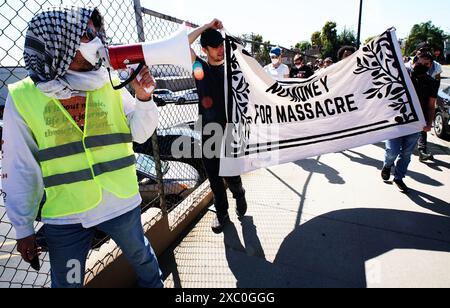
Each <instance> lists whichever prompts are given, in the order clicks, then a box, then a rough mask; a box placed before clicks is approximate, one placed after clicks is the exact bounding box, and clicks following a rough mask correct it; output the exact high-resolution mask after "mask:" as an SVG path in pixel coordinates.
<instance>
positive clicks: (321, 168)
mask: <svg viewBox="0 0 450 308" xmlns="http://www.w3.org/2000/svg"><path fill="white" fill-rule="evenodd" d="M295 164H296V165H297V166H299V167H302V168H303V169H304V170H305V171H308V172H312V173H315V174H323V175H325V176H326V178H327V179H328V181H329V182H330V183H331V184H340V185H343V184H345V180H344V179H343V178H342V177H341V176H340V174H339V171H337V170H336V169H334V168H332V167H330V166H328V165H327V164H324V163H322V162H321V161H319V160H316V159H305V160H301V161H297V162H295Z"/></svg>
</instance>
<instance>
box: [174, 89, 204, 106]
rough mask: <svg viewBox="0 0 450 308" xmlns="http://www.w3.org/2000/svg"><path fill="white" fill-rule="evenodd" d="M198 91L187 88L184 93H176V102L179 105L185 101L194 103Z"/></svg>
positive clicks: (196, 100) (196, 99)
mask: <svg viewBox="0 0 450 308" xmlns="http://www.w3.org/2000/svg"><path fill="white" fill-rule="evenodd" d="M198 100H199V98H198V92H197V89H190V90H187V91H186V92H185V93H183V94H181V95H178V98H177V100H176V103H177V104H179V105H183V104H186V103H196V102H198Z"/></svg>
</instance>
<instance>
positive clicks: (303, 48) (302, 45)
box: [295, 41, 312, 52]
mask: <svg viewBox="0 0 450 308" xmlns="http://www.w3.org/2000/svg"><path fill="white" fill-rule="evenodd" d="M311 47H312V45H311V43H310V42H308V41H302V42H298V43H297V44H296V45H295V49H299V50H300V51H302V52H305V51H306V50H309V49H311Z"/></svg>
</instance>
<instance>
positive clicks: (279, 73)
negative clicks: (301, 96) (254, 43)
mask: <svg viewBox="0 0 450 308" xmlns="http://www.w3.org/2000/svg"><path fill="white" fill-rule="evenodd" d="M270 59H271V61H272V63H270V64H269V65H267V66H265V67H264V70H265V71H266V73H268V74H269V75H270V76H272V78H273V79H275V80H280V79H285V78H289V67H288V66H287V65H286V64H283V63H282V62H281V48H280V47H274V48H272V49H271V50H270Z"/></svg>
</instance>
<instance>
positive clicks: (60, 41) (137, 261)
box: [2, 7, 163, 287]
mask: <svg viewBox="0 0 450 308" xmlns="http://www.w3.org/2000/svg"><path fill="white" fill-rule="evenodd" d="M105 41H106V35H105V28H104V23H103V18H102V16H101V14H100V12H99V10H98V9H96V8H76V7H70V8H63V7H55V8H50V9H48V10H45V11H43V12H41V13H39V14H37V15H36V16H34V17H33V19H32V20H31V21H30V23H29V27H28V31H27V34H26V39H25V49H24V60H25V64H26V68H27V70H28V75H29V76H28V77H27V78H26V79H24V80H22V81H20V82H18V83H16V84H13V85H10V86H9V96H8V98H7V102H6V107H5V113H4V129H3V139H4V144H3V151H4V158H3V161H2V164H3V174H4V176H3V182H2V184H3V189H4V191H5V192H6V193H7V194H8V199H7V200H6V210H7V214H8V217H9V219H10V221H11V223H12V224H13V226H14V228H15V231H16V238H17V242H18V246H17V249H18V251H19V252H20V254H21V256H22V258H23V259H24V260H25V261H26V262H29V263H31V264H32V265H33V264H34V265H33V266H34V268H35V267H38V266H36V258H38V255H39V252H40V249H39V247H37V243H36V236H35V229H34V222H35V220H36V218H37V216H38V213H39V212H41V215H40V216H41V221H42V222H43V223H44V231H45V238H46V241H47V244H48V249H49V255H50V265H51V283H52V287H82V286H83V282H84V272H85V263H86V257H87V255H88V252H89V249H90V246H91V241H92V238H93V235H94V232H95V229H98V230H101V231H103V232H105V233H107V234H108V235H110V236H111V238H112V239H113V240H114V241H115V242H116V243H117V244H118V245H119V247H120V248H121V249H122V251H123V253H124V254H125V256H127V258H128V260H129V261H130V263H131V265H132V266H133V268H134V270H135V271H136V274H137V277H138V280H139V285H140V286H142V287H163V283H162V279H161V271H160V269H159V265H158V261H157V259H156V256H155V253H154V251H153V249H152V247H151V245H150V243H149V242H148V240H147V239H146V238H145V236H144V231H143V227H142V224H141V220H140V217H141V216H140V215H141V211H140V204H141V202H142V200H141V197H140V194H139V188H138V183H137V177H136V170H135V154H134V152H133V150H132V142H133V141H134V142H137V143H144V142H146V141H147V140H148V139H149V138H150V137H151V135H152V134H153V132H154V131H155V129H156V127H157V125H158V110H157V107H156V105H155V104H154V102H153V101H152V93H148V92H146V90H145V89H148V88H152V87H154V86H155V81H154V79H153V77H152V76H151V74H150V71H149V69H148V68H147V67H145V68H144V69H143V71H142V72H141V73H140V77H141V78H140V81H136V80H135V81H133V82H132V84H131V85H132V87H133V88H134V91H135V93H136V97H132V96H131V94H130V93H129V92H128V91H127V90H125V89H124V90H121V91H115V90H113V88H112V85H111V82H110V80H109V76H108V73H107V71H106V69H105V68H104V67H103V66H102V63H101V60H100V59H99V57H98V56H97V51H98V49H99V48H102V47H103V46H105ZM114 79H115V82H117V81H118V80H117V79H118V78H114ZM44 191H45V197H44ZM42 201H43V202H44V204H43V207H42V208H41V209H40V204H41V202H42ZM37 260H38V259H37ZM74 271H78V272H75V273H74Z"/></svg>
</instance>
